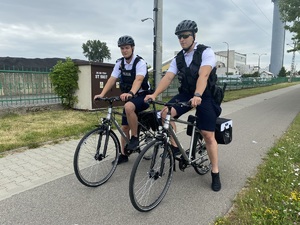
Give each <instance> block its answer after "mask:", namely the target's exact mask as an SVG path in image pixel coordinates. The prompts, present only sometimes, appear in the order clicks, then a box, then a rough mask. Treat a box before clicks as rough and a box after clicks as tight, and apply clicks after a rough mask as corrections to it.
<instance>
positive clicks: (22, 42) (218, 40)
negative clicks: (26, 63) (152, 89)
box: [0, 0, 292, 69]
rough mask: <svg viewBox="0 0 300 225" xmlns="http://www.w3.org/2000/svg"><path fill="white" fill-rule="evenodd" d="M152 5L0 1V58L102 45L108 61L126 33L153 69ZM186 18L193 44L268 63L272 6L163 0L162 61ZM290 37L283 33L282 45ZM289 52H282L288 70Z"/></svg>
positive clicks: (78, 53)
mask: <svg viewBox="0 0 300 225" xmlns="http://www.w3.org/2000/svg"><path fill="white" fill-rule="evenodd" d="M153 7H154V1H150V0H148V1H141V0H114V1H94V0H86V1H79V0H64V1H59V0H52V1H40V0H30V1H26V2H24V1H23V0H13V1H12V0H2V1H1V2H0V21H1V22H0V40H1V43H0V56H1V57H5V56H10V57H26V58H46V57H61V58H65V57H67V56H69V57H71V58H74V59H85V57H84V56H83V54H82V48H81V46H82V43H85V42H86V41H87V40H100V41H102V42H106V43H107V46H108V48H109V49H110V51H111V56H112V59H111V61H110V62H111V63H114V62H115V60H116V59H117V58H119V57H120V56H121V54H120V50H119V49H118V47H117V40H118V38H119V37H120V36H122V35H125V34H127V35H131V36H132V37H133V38H134V39H135V42H136V49H135V51H136V53H137V54H139V55H141V56H143V58H144V59H145V60H146V61H147V62H148V64H150V65H152V59H153V21H152V20H147V21H144V22H141V19H143V18H147V17H151V18H152V17H153ZM184 19H191V20H194V21H196V22H197V24H198V27H199V32H198V34H197V41H198V42H199V43H203V44H206V45H209V46H211V47H212V48H213V49H214V51H224V50H226V49H227V46H226V45H225V44H224V43H223V42H224V41H226V42H227V43H229V46H230V49H232V50H235V51H237V52H239V53H242V54H247V60H248V63H249V64H251V65H256V64H257V60H258V57H257V55H253V53H267V56H263V57H261V66H262V67H266V66H268V65H269V62H270V54H271V40H272V19H273V3H272V2H271V1H258V0H249V1H244V0H230V1H228V0H218V1H207V0H189V1H185V2H182V1H179V0H164V1H163V40H162V43H163V61H165V60H167V59H170V58H171V57H173V56H174V52H175V51H178V50H180V46H179V44H178V39H177V38H176V36H175V35H174V31H175V28H176V26H177V24H178V23H179V22H180V21H182V20H184ZM290 38H291V35H290V34H289V33H287V35H286V42H287V43H290V42H291V41H290ZM291 57H292V53H285V62H284V64H285V65H286V67H287V68H288V69H289V65H290V62H291Z"/></svg>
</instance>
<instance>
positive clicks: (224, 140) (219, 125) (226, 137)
mask: <svg viewBox="0 0 300 225" xmlns="http://www.w3.org/2000/svg"><path fill="white" fill-rule="evenodd" d="M215 138H216V140H217V142H218V144H224V145H227V144H229V143H230V142H231V141H232V120H231V119H226V118H220V117H219V118H217V122H216V130H215Z"/></svg>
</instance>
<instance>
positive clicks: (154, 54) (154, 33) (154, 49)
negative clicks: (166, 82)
mask: <svg viewBox="0 0 300 225" xmlns="http://www.w3.org/2000/svg"><path fill="white" fill-rule="evenodd" d="M146 20H152V21H153V90H155V85H156V28H155V22H154V19H152V18H150V17H148V18H145V19H141V21H142V22H145V21H146Z"/></svg>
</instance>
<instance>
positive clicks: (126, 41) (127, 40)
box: [118, 35, 135, 47]
mask: <svg viewBox="0 0 300 225" xmlns="http://www.w3.org/2000/svg"><path fill="white" fill-rule="evenodd" d="M123 45H131V46H134V45H135V44H134V40H133V38H132V37H130V36H128V35H124V36H122V37H120V38H119V40H118V47H120V46H123Z"/></svg>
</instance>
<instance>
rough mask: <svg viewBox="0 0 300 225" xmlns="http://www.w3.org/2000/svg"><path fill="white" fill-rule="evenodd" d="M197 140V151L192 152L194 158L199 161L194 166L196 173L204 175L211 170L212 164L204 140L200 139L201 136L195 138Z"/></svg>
mask: <svg viewBox="0 0 300 225" xmlns="http://www.w3.org/2000/svg"><path fill="white" fill-rule="evenodd" d="M195 140H197V144H196V148H195V150H194V151H193V152H192V156H193V158H194V159H198V160H197V161H196V162H195V163H194V165H193V166H194V169H195V171H196V173H198V174H200V175H204V174H207V172H208V171H210V170H211V162H210V159H209V157H208V154H207V150H206V146H205V142H204V140H203V138H200V134H198V136H196V137H195Z"/></svg>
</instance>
